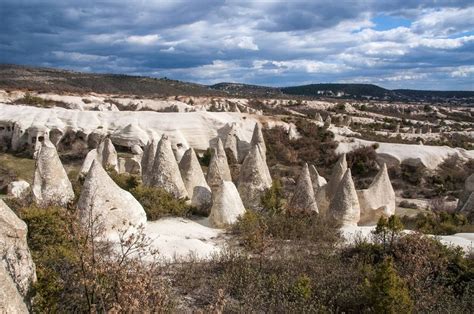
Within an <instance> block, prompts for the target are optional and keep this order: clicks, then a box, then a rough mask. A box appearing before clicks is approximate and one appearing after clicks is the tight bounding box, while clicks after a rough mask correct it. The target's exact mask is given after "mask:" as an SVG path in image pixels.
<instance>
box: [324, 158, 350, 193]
mask: <svg viewBox="0 0 474 314" xmlns="http://www.w3.org/2000/svg"><path fill="white" fill-rule="evenodd" d="M346 170H347V161H346V154H342V156H341V157H339V160H338V161H337V163H336V164H335V165H334V167H333V168H332V172H331V177H330V178H329V181H328V183H327V186H326V197H327V199H328V201H329V202H330V201H331V199H332V197H333V196H334V194H335V193H336V190H337V189H338V187H339V183H340V182H341V180H342V177H343V176H344V174H345V173H346Z"/></svg>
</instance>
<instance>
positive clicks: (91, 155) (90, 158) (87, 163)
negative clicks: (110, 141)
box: [79, 149, 99, 177]
mask: <svg viewBox="0 0 474 314" xmlns="http://www.w3.org/2000/svg"><path fill="white" fill-rule="evenodd" d="M94 160H97V161H99V159H98V158H97V149H91V150H90V151H89V152H88V153H87V155H86V158H85V159H84V161H83V162H82V166H81V170H79V177H85V176H86V175H87V173H88V172H89V169H90V168H91V165H92V162H94Z"/></svg>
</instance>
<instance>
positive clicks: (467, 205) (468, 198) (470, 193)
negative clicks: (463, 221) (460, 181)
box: [458, 173, 474, 213]
mask: <svg viewBox="0 0 474 314" xmlns="http://www.w3.org/2000/svg"><path fill="white" fill-rule="evenodd" d="M458 210H459V211H461V212H463V213H474V173H473V174H471V175H470V176H469V177H468V178H467V179H466V182H465V184H464V191H463V192H462V194H461V197H460V198H459V202H458Z"/></svg>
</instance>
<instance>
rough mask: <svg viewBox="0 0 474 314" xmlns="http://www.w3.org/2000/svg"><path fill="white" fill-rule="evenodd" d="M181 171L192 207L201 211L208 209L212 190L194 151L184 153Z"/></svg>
mask: <svg viewBox="0 0 474 314" xmlns="http://www.w3.org/2000/svg"><path fill="white" fill-rule="evenodd" d="M179 170H180V172H181V177H182V178H183V182H184V186H185V187H186V191H187V192H188V196H189V198H190V199H191V205H193V206H195V207H197V208H199V209H201V210H205V209H208V208H209V207H210V206H211V202H212V194H211V188H210V187H209V185H207V182H206V178H205V177H204V173H203V172H202V169H201V165H200V164H199V160H198V159H197V156H196V153H195V152H194V149H192V148H189V149H188V150H187V151H186V152H185V153H184V155H183V158H181V161H180V163H179Z"/></svg>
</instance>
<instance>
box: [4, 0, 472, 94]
mask: <svg viewBox="0 0 474 314" xmlns="http://www.w3.org/2000/svg"><path fill="white" fill-rule="evenodd" d="M0 21H1V22H0V23H1V26H0V63H14V64H26V65H35V66H46V67H56V68H64V69H70V70H76V71H85V72H98V73H123V74H130V75H145V76H152V77H168V78H172V79H177V80H184V81H192V82H197V83H202V84H214V83H218V82H237V83H247V84H259V85H269V86H292V85H302V84H310V83H372V84H377V85H380V86H383V87H386V88H391V89H394V88H411V89H436V90H471V91H472V90H474V1H472V0H468V1H462V0H460V1H457V0H434V1H426V0H419V1H412V0H363V1H352V0H332V1H319V0H313V1H302V0H301V1H300V0H293V1H263V0H261V1H246V0H227V1H225V0H188V1H181V0H172V1H171V0H170V1H156V0H148V1H146V0H141V1H138V0H126V1H122V0H114V1H112V0H97V1H89V0H77V1H71V0H55V1H52V0H42V1H39V0H30V1H25V0H0Z"/></svg>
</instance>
